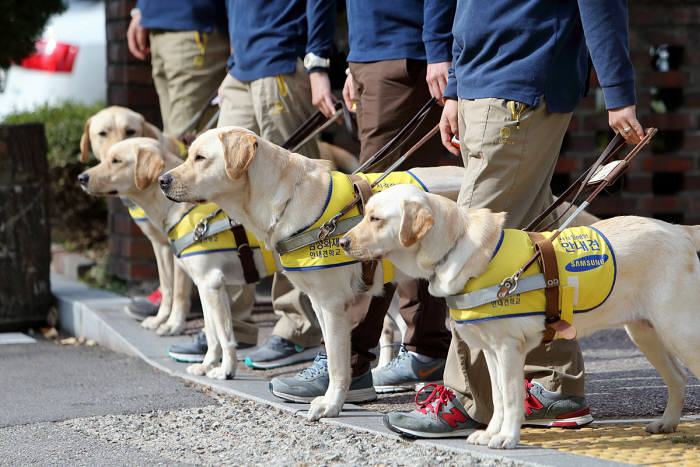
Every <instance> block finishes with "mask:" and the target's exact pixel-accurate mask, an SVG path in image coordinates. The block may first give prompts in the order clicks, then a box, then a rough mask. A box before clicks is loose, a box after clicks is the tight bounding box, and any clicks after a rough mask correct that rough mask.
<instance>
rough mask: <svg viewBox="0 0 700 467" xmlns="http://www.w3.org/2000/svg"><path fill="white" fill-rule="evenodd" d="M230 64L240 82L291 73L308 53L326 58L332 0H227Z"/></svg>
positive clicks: (332, 22)
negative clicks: (230, 48) (230, 50)
mask: <svg viewBox="0 0 700 467" xmlns="http://www.w3.org/2000/svg"><path fill="white" fill-rule="evenodd" d="M226 9H227V10H228V17H229V35H230V37H231V45H232V46H233V59H229V65H231V64H233V66H232V67H231V71H230V73H231V75H232V76H233V77H235V78H237V79H239V80H241V81H253V80H256V79H259V78H265V77H268V76H275V75H279V74H285V73H294V71H295V70H296V66H297V58H299V57H301V58H303V57H304V55H306V54H307V53H308V52H313V53H315V54H316V55H318V56H319V57H323V58H330V56H331V52H332V51H333V35H334V34H335V0H226Z"/></svg>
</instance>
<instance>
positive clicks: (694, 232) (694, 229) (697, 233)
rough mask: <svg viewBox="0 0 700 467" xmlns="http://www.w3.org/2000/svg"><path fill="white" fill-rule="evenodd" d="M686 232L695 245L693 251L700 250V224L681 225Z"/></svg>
mask: <svg viewBox="0 0 700 467" xmlns="http://www.w3.org/2000/svg"><path fill="white" fill-rule="evenodd" d="M681 227H683V229H684V230H685V231H686V232H688V235H690V238H691V239H692V240H693V245H695V251H700V225H681Z"/></svg>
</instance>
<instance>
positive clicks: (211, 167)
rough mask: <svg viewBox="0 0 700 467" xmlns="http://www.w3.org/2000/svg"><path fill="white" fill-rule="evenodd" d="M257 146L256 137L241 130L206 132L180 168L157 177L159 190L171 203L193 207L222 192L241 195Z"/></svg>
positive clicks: (216, 196)
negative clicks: (182, 203) (184, 202)
mask: <svg viewBox="0 0 700 467" xmlns="http://www.w3.org/2000/svg"><path fill="white" fill-rule="evenodd" d="M259 144H260V142H259V139H258V136H257V135H256V134H255V133H253V132H252V131H249V130H246V129H243V128H237V127H223V128H216V129H213V130H209V131H207V132H205V133H203V134H202V135H200V136H199V137H198V138H197V139H196V140H194V142H193V143H192V145H191V146H190V148H189V150H188V153H187V160H186V161H185V162H184V163H183V164H181V165H180V166H178V167H176V168H174V169H173V170H171V171H169V172H167V173H165V174H164V175H163V176H161V177H160V179H159V181H160V186H161V189H162V190H163V193H165V195H166V196H167V197H168V198H170V199H171V200H173V201H187V202H192V203H203V202H207V201H213V200H215V199H217V198H218V197H219V196H220V195H221V193H222V191H223V190H225V191H226V192H233V193H235V192H237V191H241V190H243V188H244V185H245V184H246V183H248V180H247V176H246V172H247V170H248V167H249V166H250V164H251V163H252V161H253V160H254V159H255V156H256V154H257V152H258V146H259Z"/></svg>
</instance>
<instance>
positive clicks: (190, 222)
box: [168, 203, 277, 276]
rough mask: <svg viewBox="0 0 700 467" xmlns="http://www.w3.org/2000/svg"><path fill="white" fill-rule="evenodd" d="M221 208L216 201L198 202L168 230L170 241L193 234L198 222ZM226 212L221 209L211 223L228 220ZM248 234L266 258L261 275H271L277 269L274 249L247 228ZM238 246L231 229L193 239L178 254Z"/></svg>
mask: <svg viewBox="0 0 700 467" xmlns="http://www.w3.org/2000/svg"><path fill="white" fill-rule="evenodd" d="M217 209H219V207H218V206H217V205H216V204H214V203H207V204H198V205H196V206H194V207H192V208H191V209H189V210H188V211H187V212H186V213H185V214H183V216H182V217H181V218H180V220H178V221H177V223H176V224H175V225H174V226H173V227H171V228H170V230H168V238H169V239H170V241H173V240H177V239H179V238H182V237H184V236H185V235H190V236H191V235H192V234H193V232H194V229H195V227H196V226H197V224H198V223H199V222H200V221H201V220H202V219H204V218H205V217H207V216H208V215H210V214H211V213H213V212H214V211H216V210H217ZM227 219H228V217H227V216H226V214H225V213H224V212H223V211H221V212H220V213H219V214H217V215H216V216H215V217H213V218H212V219H210V220H209V223H208V224H209V225H212V224H213V223H214V222H217V221H220V220H227ZM246 234H247V236H248V240H249V241H250V247H251V248H259V249H260V252H261V253H262V255H263V259H264V260H265V268H266V269H267V271H266V273H267V274H260V276H265V275H271V274H274V272H275V271H276V270H277V267H276V265H275V257H274V254H273V253H272V251H270V250H268V249H266V248H265V247H264V245H263V244H262V243H261V242H260V241H259V240H258V239H257V238H256V237H255V235H253V234H252V233H251V232H250V231H248V230H247V229H246ZM237 249H238V248H237V246H236V240H235V239H234V238H233V232H231V230H225V231H223V232H219V233H217V234H214V235H211V236H209V237H204V238H203V239H202V240H200V241H199V242H195V241H194V240H193V241H192V244H191V245H190V246H188V247H187V248H185V249H184V250H182V251H181V252H180V254H179V255H178V258H183V257H185V256H192V255H201V254H207V253H218V252H222V251H236V250H237Z"/></svg>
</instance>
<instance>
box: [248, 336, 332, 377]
mask: <svg viewBox="0 0 700 467" xmlns="http://www.w3.org/2000/svg"><path fill="white" fill-rule="evenodd" d="M319 350H320V346H316V347H306V348H305V347H302V346H300V345H295V344H294V343H293V342H290V341H288V340H287V339H285V338H283V337H280V336H276V335H274V334H273V335H271V336H270V337H269V339H267V342H265V344H264V345H263V346H262V347H260V348H259V349H257V350H255V352H252V353H251V354H250V355H248V357H247V358H246V359H245V364H246V365H248V366H249V367H250V368H255V369H256V370H269V369H272V368H279V367H281V366H287V365H293V364H295V363H301V362H308V361H309V360H313V359H314V356H315V355H316V354H317V353H318V351H319Z"/></svg>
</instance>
